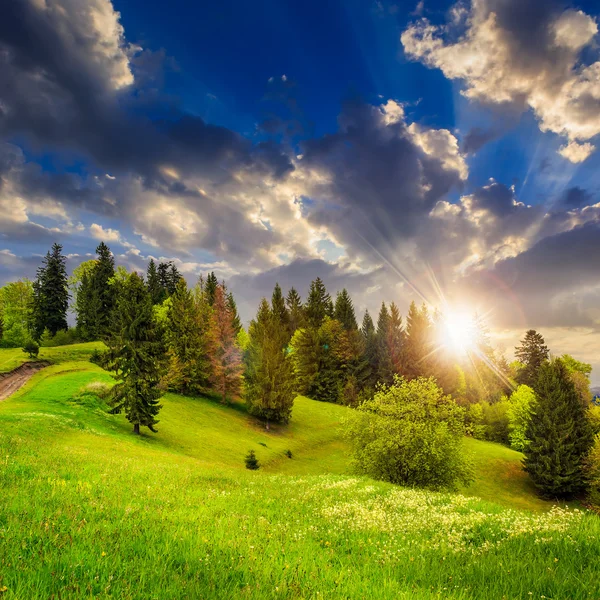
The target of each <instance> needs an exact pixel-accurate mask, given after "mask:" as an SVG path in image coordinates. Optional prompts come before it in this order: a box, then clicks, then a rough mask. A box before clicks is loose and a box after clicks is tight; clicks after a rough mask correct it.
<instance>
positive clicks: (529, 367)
mask: <svg viewBox="0 0 600 600" xmlns="http://www.w3.org/2000/svg"><path fill="white" fill-rule="evenodd" d="M515 356H516V357H517V360H518V361H519V362H520V363H521V364H522V365H523V367H522V368H521V369H519V371H518V373H517V374H516V375H517V377H516V379H517V381H518V382H519V383H520V384H525V385H528V386H529V387H534V384H535V382H536V381H537V378H538V372H539V370H540V367H541V366H542V365H543V364H544V363H545V362H546V361H547V360H548V358H549V356H550V352H549V351H548V346H546V344H545V342H544V338H543V336H542V334H541V333H538V332H537V331H535V330H534V329H529V330H528V331H527V332H526V333H525V337H524V338H523V339H522V340H521V345H520V346H517V347H516V348H515Z"/></svg>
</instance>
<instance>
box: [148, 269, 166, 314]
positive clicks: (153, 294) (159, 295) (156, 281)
mask: <svg viewBox="0 0 600 600" xmlns="http://www.w3.org/2000/svg"><path fill="white" fill-rule="evenodd" d="M146 286H147V287H148V293H149V294H150V299H151V300H152V304H160V303H161V302H162V301H163V300H164V292H163V288H162V286H161V285H160V278H159V276H158V270H157V269H156V263H155V262H154V260H153V259H152V258H151V259H150V262H149V263H148V269H147V271H146Z"/></svg>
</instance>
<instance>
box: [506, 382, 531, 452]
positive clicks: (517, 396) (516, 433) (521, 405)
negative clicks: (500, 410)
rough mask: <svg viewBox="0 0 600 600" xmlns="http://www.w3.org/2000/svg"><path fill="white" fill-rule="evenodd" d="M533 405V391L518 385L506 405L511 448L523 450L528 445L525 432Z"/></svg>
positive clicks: (525, 386) (526, 386)
mask: <svg viewBox="0 0 600 600" xmlns="http://www.w3.org/2000/svg"><path fill="white" fill-rule="evenodd" d="M534 406H535V392H534V391H533V390H532V389H531V388H530V387H529V386H528V385H520V386H519V387H518V388H517V389H516V390H515V391H514V392H513V393H512V394H511V396H510V404H509V406H508V438H509V440H510V447H511V448H513V450H518V451H519V452H523V450H525V449H526V448H527V446H528V445H529V440H528V439H527V436H526V432H527V427H528V426H529V421H531V414H532V413H533V409H534Z"/></svg>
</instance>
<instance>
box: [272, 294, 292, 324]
mask: <svg viewBox="0 0 600 600" xmlns="http://www.w3.org/2000/svg"><path fill="white" fill-rule="evenodd" d="M271 309H272V311H273V316H274V318H275V319H276V320H278V321H279V322H280V323H281V324H282V325H283V327H284V328H285V329H286V330H287V331H289V321H290V315H289V312H288V309H287V307H286V305H285V299H284V297H283V293H282V291H281V287H279V284H278V283H276V284H275V288H274V289H273V295H272V296H271Z"/></svg>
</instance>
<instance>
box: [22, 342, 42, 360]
mask: <svg viewBox="0 0 600 600" xmlns="http://www.w3.org/2000/svg"><path fill="white" fill-rule="evenodd" d="M23 352H26V353H27V354H28V355H29V358H37V357H38V354H39V353H40V347H39V346H38V344H37V343H36V342H34V341H33V340H27V341H26V342H25V345H24V346H23Z"/></svg>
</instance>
